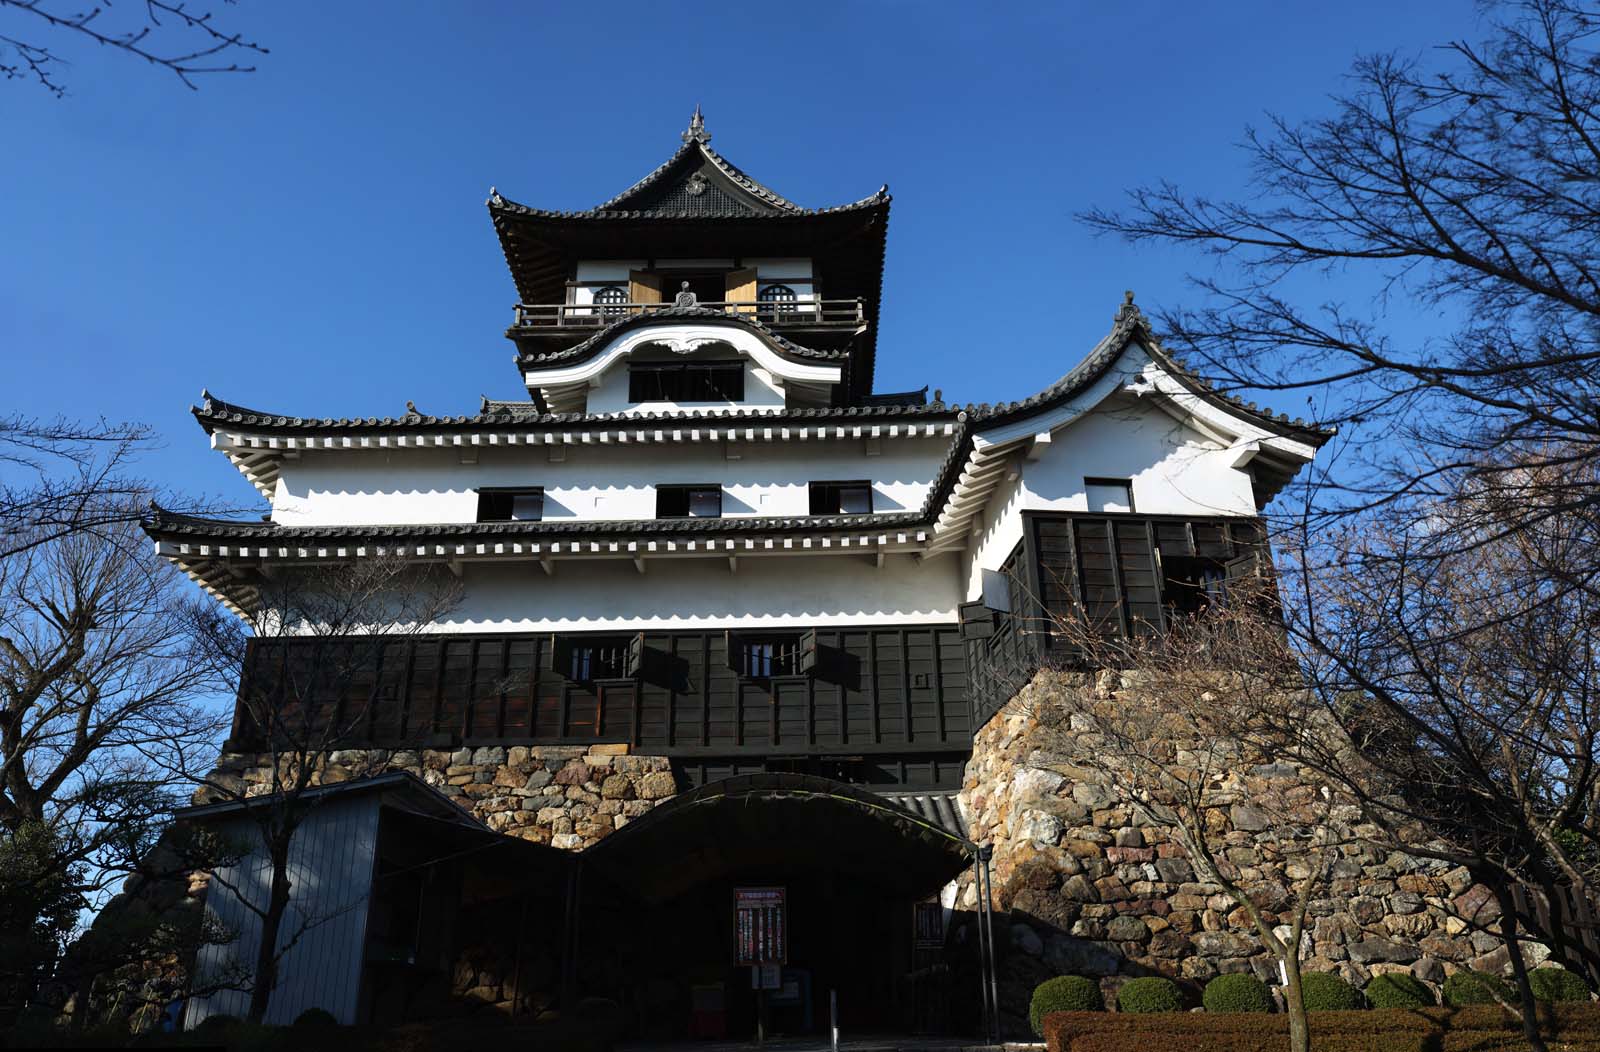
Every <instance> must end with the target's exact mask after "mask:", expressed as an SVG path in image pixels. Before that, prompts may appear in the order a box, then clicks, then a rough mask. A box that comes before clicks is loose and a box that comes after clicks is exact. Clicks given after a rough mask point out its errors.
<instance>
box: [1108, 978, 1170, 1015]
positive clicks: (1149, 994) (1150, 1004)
mask: <svg viewBox="0 0 1600 1052" xmlns="http://www.w3.org/2000/svg"><path fill="white" fill-rule="evenodd" d="M1117 1011H1119V1012H1138V1013H1143V1012H1181V1011H1183V993H1182V992H1181V991H1180V990H1179V989H1178V984H1177V983H1175V982H1173V981H1172V980H1171V979H1163V978H1162V977H1161V976H1159V975H1151V976H1147V977H1145V978H1143V979H1129V980H1128V981H1127V982H1125V983H1123V984H1122V986H1121V987H1119V988H1118V990H1117Z"/></svg>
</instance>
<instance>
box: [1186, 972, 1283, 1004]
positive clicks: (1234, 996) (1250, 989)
mask: <svg viewBox="0 0 1600 1052" xmlns="http://www.w3.org/2000/svg"><path fill="white" fill-rule="evenodd" d="M1200 1003H1201V1004H1203V1005H1205V1006H1206V1011H1208V1012H1270V1011H1272V995H1271V994H1269V993H1267V984H1266V983H1264V982H1262V981H1261V980H1260V979H1257V978H1256V977H1255V976H1253V975H1251V974H1250V973H1248V972H1235V973H1233V974H1232V975H1219V976H1217V977H1216V978H1215V979H1213V980H1211V981H1210V982H1209V983H1206V989H1205V993H1204V994H1202V995H1201V996H1200Z"/></svg>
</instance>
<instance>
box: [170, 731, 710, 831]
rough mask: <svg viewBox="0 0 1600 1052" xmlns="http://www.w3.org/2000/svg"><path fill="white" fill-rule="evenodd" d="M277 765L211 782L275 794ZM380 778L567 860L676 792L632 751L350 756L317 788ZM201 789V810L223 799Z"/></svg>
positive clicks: (332, 765)
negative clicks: (409, 777)
mask: <svg viewBox="0 0 1600 1052" xmlns="http://www.w3.org/2000/svg"><path fill="white" fill-rule="evenodd" d="M271 764H272V757H271V756H270V755H257V754H253V753H224V754H223V756H222V759H221V761H220V762H219V763H218V765H217V771H216V773H215V774H214V775H213V780H215V781H218V782H221V783H223V784H225V785H227V786H228V787H229V789H230V790H232V791H233V792H239V791H241V790H242V791H243V792H244V793H245V795H247V796H260V795H264V794H266V793H269V792H271V791H272V767H271ZM384 771H409V772H411V773H412V774H414V775H416V776H417V777H418V778H421V779H422V780H423V781H424V782H426V783H427V784H428V785H430V786H432V787H433V788H434V789H436V790H438V791H439V792H440V793H442V794H444V795H445V796H447V797H450V798H451V799H452V800H454V801H455V802H456V803H458V804H460V805H461V806H462V807H463V808H464V809H466V810H467V811H470V812H471V813H472V814H473V815H475V816H476V817H477V818H478V819H480V820H481V821H482V822H483V823H484V824H485V825H486V826H488V827H489V828H490V829H493V830H495V831H497V832H502V833H508V834H511V835H513V836H518V837H521V838H523V839H524V840H533V841H536V842H538V843H541V844H549V845H550V846H552V847H557V848H563V849H567V850H579V849H582V848H586V847H589V846H590V845H592V844H596V843H598V842H599V841H600V840H601V839H602V838H604V837H605V836H606V835H607V834H609V833H611V832H612V831H613V830H616V829H621V828H622V827H623V826H625V825H627V824H628V823H629V822H630V821H632V820H633V819H635V818H638V817H639V816H640V815H642V814H644V813H645V812H647V811H649V810H650V809H651V808H653V807H655V806H656V805H657V804H658V803H660V802H661V801H663V800H666V799H669V798H671V797H673V796H675V795H677V792H678V786H677V783H676V781H675V780H674V778H673V774H672V768H671V764H670V763H669V762H668V761H667V759H666V758H665V757H661V756H630V755H628V754H627V747H626V746H616V745H592V746H589V747H587V748H584V747H582V746H521V745H517V746H511V747H509V748H505V747H500V746H491V747H485V748H478V749H456V750H437V749H420V750H402V751H386V750H364V749H363V750H348V751H342V752H334V753H331V754H329V756H328V758H327V761H326V762H325V763H324V764H323V765H322V767H321V768H320V769H319V770H318V772H317V781H318V782H319V783H324V784H326V783H334V782H344V781H349V780H351V779H353V778H362V777H368V776H371V775H375V774H380V773H382V772H384ZM224 798H225V796H224V795H223V794H222V793H219V792H217V791H216V790H213V789H208V788H203V789H201V790H200V791H199V792H198V793H196V794H195V802H196V803H208V802H211V801H213V800H220V799H224Z"/></svg>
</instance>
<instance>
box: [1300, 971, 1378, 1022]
mask: <svg viewBox="0 0 1600 1052" xmlns="http://www.w3.org/2000/svg"><path fill="white" fill-rule="evenodd" d="M1300 997H1301V999H1302V1000H1303V1001H1304V1002H1305V1006H1306V1011H1308V1012H1350V1011H1354V1010H1355V1009H1357V1008H1365V1007H1367V1001H1366V998H1364V997H1362V996H1361V991H1360V990H1357V989H1356V988H1355V987H1353V986H1351V985H1350V984H1349V983H1347V982H1345V981H1344V980H1343V979H1341V978H1339V977H1338V976H1337V975H1330V974H1328V973H1327V972H1308V973H1306V974H1304V975H1302V976H1300Z"/></svg>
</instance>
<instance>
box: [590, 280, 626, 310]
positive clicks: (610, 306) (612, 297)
mask: <svg viewBox="0 0 1600 1052" xmlns="http://www.w3.org/2000/svg"><path fill="white" fill-rule="evenodd" d="M594 301H595V303H596V304H598V305H599V307H600V313H601V314H603V315H605V316H607V317H610V316H613V315H618V314H621V313H623V305H624V304H626V303H627V302H628V290H627V289H625V288H622V287H620V286H617V285H607V286H606V287H605V288H601V289H595V290H594Z"/></svg>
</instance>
